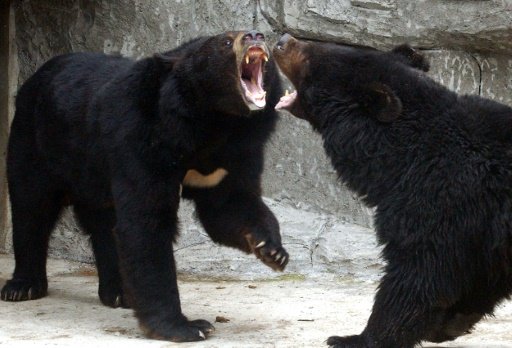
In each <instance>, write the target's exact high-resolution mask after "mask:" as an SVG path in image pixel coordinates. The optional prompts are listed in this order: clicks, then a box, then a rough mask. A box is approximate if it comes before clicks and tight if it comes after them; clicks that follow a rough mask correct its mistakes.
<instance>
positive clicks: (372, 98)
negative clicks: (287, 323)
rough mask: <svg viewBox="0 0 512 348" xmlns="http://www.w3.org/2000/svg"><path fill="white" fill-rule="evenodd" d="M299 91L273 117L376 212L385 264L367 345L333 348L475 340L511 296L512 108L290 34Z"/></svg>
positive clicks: (364, 338) (360, 51)
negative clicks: (288, 118) (315, 140)
mask: <svg viewBox="0 0 512 348" xmlns="http://www.w3.org/2000/svg"><path fill="white" fill-rule="evenodd" d="M273 52H274V57H275V59H276V61H277V63H278V65H279V67H280V68H281V70H282V71H283V73H284V74H285V75H286V76H287V77H288V78H289V79H290V81H291V82H292V83H293V84H294V86H295V87H296V89H297V90H296V92H294V93H292V94H291V95H288V96H285V97H283V98H282V99H281V101H280V102H279V104H278V106H277V108H283V109H288V110H289V111H291V112H292V114H294V115H295V116H298V117H301V118H304V119H306V120H308V121H309V122H310V123H311V124H312V126H313V128H314V129H315V130H316V131H318V132H319V133H321V135H322V137H323V140H324V148H325V151H326V152H327V155H328V156H329V157H330V159H331V161H332V164H333V166H334V167H335V169H336V170H337V172H338V173H339V176H340V178H341V179H342V180H343V182H345V183H346V184H347V185H348V187H349V188H350V189H352V190H353V191H355V192H356V193H357V194H358V195H360V196H361V197H363V199H364V201H365V202H366V204H368V205H369V206H371V207H376V213H375V229H376V232H377V237H378V240H379V242H380V243H381V244H383V245H384V250H383V253H382V256H383V258H384V259H385V261H386V262H387V265H386V267H385V275H384V276H383V278H382V280H381V282H380V285H379V289H378V291H377V294H376V296H375V303H374V306H373V310H372V314H371V316H370V319H369V320H368V324H367V326H366V328H365V329H364V331H363V332H362V333H361V334H360V335H355V336H347V337H331V338H329V340H328V344H329V345H331V346H332V347H336V348H363V347H365V348H412V347H413V346H415V345H416V344H418V343H420V342H421V341H424V340H426V341H433V342H442V341H446V340H453V339H455V338H456V337H458V336H460V335H463V334H465V333H468V332H469V331H470V330H471V329H472V327H473V326H474V325H475V324H476V323H477V322H478V321H479V320H480V319H481V318H483V317H484V316H486V315H490V314H492V313H493V310H494V308H495V307H496V305H497V304H498V303H500V302H501V301H503V300H504V299H506V298H509V297H510V295H511V293H512V108H510V107H508V106H505V105H502V104H499V103H496V102H493V101H490V100H486V99H483V98H480V97H477V96H459V95H457V94H456V93H454V92H451V91H449V90H448V89H446V88H445V87H443V86H441V85H440V84H438V83H436V82H434V81H433V80H432V79H430V78H429V77H427V76H426V74H425V73H424V72H423V71H422V70H428V63H427V62H426V61H425V59H424V58H423V56H422V55H421V54H419V53H418V52H417V51H415V50H413V49H412V48H411V47H409V46H407V45H402V46H399V47H397V48H395V49H393V50H392V51H391V52H381V51H377V50H373V49H369V48H361V47H350V46H345V45H334V44H321V43H313V42H306V41H299V40H296V39H295V38H293V37H291V36H290V35H284V36H283V37H282V38H281V39H280V41H279V42H278V43H277V45H276V46H275V48H274V50H273Z"/></svg>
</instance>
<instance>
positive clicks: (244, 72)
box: [240, 45, 268, 109]
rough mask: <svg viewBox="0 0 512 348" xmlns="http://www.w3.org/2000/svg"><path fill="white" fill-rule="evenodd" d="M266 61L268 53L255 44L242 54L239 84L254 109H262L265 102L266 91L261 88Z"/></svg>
mask: <svg viewBox="0 0 512 348" xmlns="http://www.w3.org/2000/svg"><path fill="white" fill-rule="evenodd" d="M267 61H268V55H267V53H266V52H265V50H263V48H261V47H259V46H256V45H255V46H250V47H249V48H248V49H247V51H246V53H245V54H244V57H243V59H242V64H241V67H240V84H241V86H242V91H243V94H244V97H245V99H246V100H247V101H248V102H249V104H252V105H254V106H255V107H256V109H262V108H264V107H265V104H266V102H265V95H266V92H265V90H264V89H263V64H264V63H265V62H267ZM250 106H251V105H250ZM251 109H252V108H251Z"/></svg>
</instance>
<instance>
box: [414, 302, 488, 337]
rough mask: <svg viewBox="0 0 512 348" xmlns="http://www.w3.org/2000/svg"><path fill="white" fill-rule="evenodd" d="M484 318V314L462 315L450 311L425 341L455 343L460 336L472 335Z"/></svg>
mask: <svg viewBox="0 0 512 348" xmlns="http://www.w3.org/2000/svg"><path fill="white" fill-rule="evenodd" d="M483 316H484V314H482V313H476V312H475V313H462V312H457V311H454V310H452V309H449V310H447V311H446V314H445V316H444V319H443V322H442V323H441V324H440V325H439V326H438V327H436V328H434V329H432V330H431V331H430V332H428V333H427V335H426V336H425V338H424V339H425V341H430V342H436V343H440V342H445V341H453V340H454V339H456V338H457V337H459V336H462V335H466V334H468V333H470V332H471V329H472V328H473V326H474V325H475V324H476V323H477V322H479V321H480V319H482V317H483Z"/></svg>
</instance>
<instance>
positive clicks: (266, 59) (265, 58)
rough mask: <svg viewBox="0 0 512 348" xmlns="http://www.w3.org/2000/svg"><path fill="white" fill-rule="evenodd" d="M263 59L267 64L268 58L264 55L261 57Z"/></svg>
mask: <svg viewBox="0 0 512 348" xmlns="http://www.w3.org/2000/svg"><path fill="white" fill-rule="evenodd" d="M263 59H264V60H265V62H268V57H267V55H266V54H264V55H263Z"/></svg>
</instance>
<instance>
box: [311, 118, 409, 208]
mask: <svg viewBox="0 0 512 348" xmlns="http://www.w3.org/2000/svg"><path fill="white" fill-rule="evenodd" d="M318 131H319V132H320V133H321V135H322V138H323V141H324V148H325V151H326V153H327V156H328V157H329V158H330V160H331V163H332V165H333V166H334V168H335V169H336V171H337V173H338V175H339V176H340V178H341V180H342V181H343V183H345V184H346V185H347V186H348V188H349V189H351V190H352V191H354V192H355V193H357V194H358V196H360V197H361V198H362V199H363V201H364V202H365V203H366V204H367V205H368V206H370V207H375V206H377V205H378V204H379V203H380V202H382V201H383V200H384V199H385V198H386V196H388V195H389V193H390V192H391V190H393V189H394V187H393V183H396V182H398V180H399V178H400V176H401V173H403V172H405V171H406V168H404V161H401V160H400V157H402V156H404V155H405V154H406V152H407V147H403V146H402V145H401V144H395V142H396V141H397V137H395V136H393V134H392V133H393V130H392V126H391V125H383V124H379V123H377V121H375V120H373V119H371V118H370V117H367V116H366V117H365V116H361V115H352V116H349V115H345V116H344V117H337V118H333V119H330V120H328V121H326V122H325V123H323V125H322V126H321V127H320V128H319V129H318ZM400 149H402V150H400Z"/></svg>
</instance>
